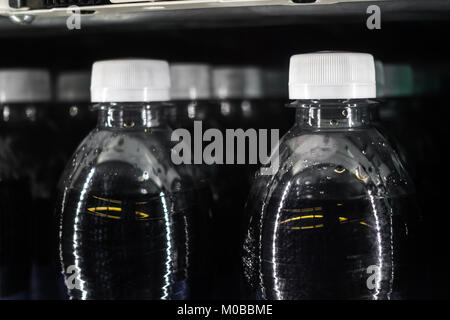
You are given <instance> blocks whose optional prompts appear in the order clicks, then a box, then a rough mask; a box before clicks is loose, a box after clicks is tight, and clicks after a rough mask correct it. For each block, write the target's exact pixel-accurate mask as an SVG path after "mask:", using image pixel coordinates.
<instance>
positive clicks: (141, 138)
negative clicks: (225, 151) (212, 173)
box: [60, 128, 192, 194]
mask: <svg viewBox="0 0 450 320" xmlns="http://www.w3.org/2000/svg"><path fill="white" fill-rule="evenodd" d="M171 147H172V142H171V140H170V130H165V129H162V128H161V129H150V128H149V129H148V130H136V131H117V130H102V129H98V128H97V129H94V130H93V131H91V133H90V134H89V135H88V136H87V137H86V138H85V139H84V140H83V142H82V143H81V144H80V145H79V147H78V148H77V149H76V151H75V153H74V154H73V156H72V159H71V161H70V162H69V163H68V164H67V166H66V169H65V170H64V173H63V176H62V179H61V181H60V187H62V186H64V187H66V188H74V189H78V190H81V189H83V188H86V187H89V188H97V189H105V191H106V189H126V190H127V191H126V192H130V193H135V194H136V193H148V194H155V193H159V192H161V191H162V190H164V191H167V192H177V191H182V190H186V189H191V188H192V187H191V186H192V181H191V180H192V179H191V174H190V171H189V170H188V168H186V167H185V166H183V165H180V166H176V165H174V164H173V163H172V161H171ZM100 191H101V190H100Z"/></svg>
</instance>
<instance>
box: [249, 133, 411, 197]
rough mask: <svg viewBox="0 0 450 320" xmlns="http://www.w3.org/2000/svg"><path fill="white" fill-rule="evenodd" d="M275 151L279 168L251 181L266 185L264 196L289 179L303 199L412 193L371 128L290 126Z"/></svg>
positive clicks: (403, 172)
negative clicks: (332, 129)
mask: <svg viewBox="0 0 450 320" xmlns="http://www.w3.org/2000/svg"><path fill="white" fill-rule="evenodd" d="M275 156H276V153H275ZM278 157H279V169H278V171H277V172H276V173H275V174H274V175H273V176H269V177H264V176H258V177H257V181H256V182H255V184H264V185H265V186H269V187H268V188H265V189H266V190H267V191H266V196H267V195H268V194H270V195H271V196H272V195H275V194H278V196H281V194H282V193H283V190H284V189H285V188H287V186H288V185H289V188H290V189H291V190H294V189H295V190H296V191H295V192H296V193H297V194H298V197H300V198H305V199H311V198H319V199H323V198H336V199H340V198H342V197H354V198H358V197H367V196H368V193H370V192H372V193H374V194H376V195H377V196H390V197H397V196H402V195H408V194H412V193H414V188H413V184H412V182H411V179H410V177H409V175H408V173H407V172H406V170H405V169H404V167H403V164H402V163H401V161H400V159H399V157H398V155H397V154H396V152H395V151H394V149H393V148H392V146H391V145H390V144H389V143H388V141H387V140H386V139H385V137H384V136H383V135H382V134H380V132H379V131H378V130H376V129H375V128H368V129H360V130H339V131H331V130H326V131H306V130H302V129H301V128H299V127H297V126H294V127H293V128H292V129H291V130H290V131H289V132H288V133H287V134H286V135H285V136H284V137H283V138H282V139H281V141H280V144H279V148H278ZM258 181H259V182H258Z"/></svg>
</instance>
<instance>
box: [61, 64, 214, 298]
mask: <svg viewBox="0 0 450 320" xmlns="http://www.w3.org/2000/svg"><path fill="white" fill-rule="evenodd" d="M105 89H108V90H105ZM169 99H170V74H169V66H168V64H167V62H165V61H161V60H108V61H99V62H96V63H94V65H93V70H92V82H91V100H92V102H95V103H98V105H96V108H97V109H98V111H99V116H98V123H97V127H96V128H95V129H94V130H93V131H91V133H90V134H89V135H88V136H87V137H86V138H85V139H84V140H83V142H82V144H81V145H80V146H79V147H78V148H77V150H76V151H75V153H74V155H73V157H72V160H71V161H69V163H68V165H67V167H66V169H65V171H64V173H63V175H62V178H61V181H60V184H59V191H60V194H61V196H60V198H59V202H58V206H59V208H58V213H59V222H60V235H61V238H60V254H61V258H62V268H63V272H64V273H65V276H66V285H67V287H68V290H69V294H70V297H71V298H72V299H189V298H195V297H198V296H199V295H201V294H202V292H201V289H199V287H196V286H197V285H199V286H200V287H201V285H203V283H202V274H201V272H199V270H201V266H202V265H204V264H205V263H206V260H207V259H208V257H207V255H205V254H202V253H201V252H199V251H198V248H199V247H200V246H199V244H198V239H197V238H196V236H197V235H198V234H199V232H201V230H199V229H201V228H202V227H203V226H201V225H199V222H200V220H201V219H202V216H201V214H200V213H201V212H200V210H199V208H198V204H197V202H196V200H197V199H198V197H197V196H196V195H195V185H194V181H193V175H192V173H191V171H190V168H189V167H187V166H185V165H183V164H180V165H175V164H174V163H173V162H172V159H171V153H172V147H173V146H174V143H173V142H172V141H171V134H172V130H171V129H170V128H169V126H168V124H167V120H166V116H165V110H164V108H165V107H166V106H167V101H169Z"/></svg>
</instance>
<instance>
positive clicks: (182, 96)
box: [170, 63, 211, 100]
mask: <svg viewBox="0 0 450 320" xmlns="http://www.w3.org/2000/svg"><path fill="white" fill-rule="evenodd" d="M210 73H211V70H210V67H209V66H208V65H206V64H196V63H191V64H187V63H186V64H184V63H173V64H171V65H170V80H171V87H170V99H171V100H198V99H210V98H211V76H210Z"/></svg>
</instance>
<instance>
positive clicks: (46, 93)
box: [0, 69, 51, 103]
mask: <svg viewBox="0 0 450 320" xmlns="http://www.w3.org/2000/svg"><path fill="white" fill-rule="evenodd" d="M50 99H51V91H50V74H49V72H48V71H46V70H40V69H3V70H0V103H28V102H49V101H50Z"/></svg>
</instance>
